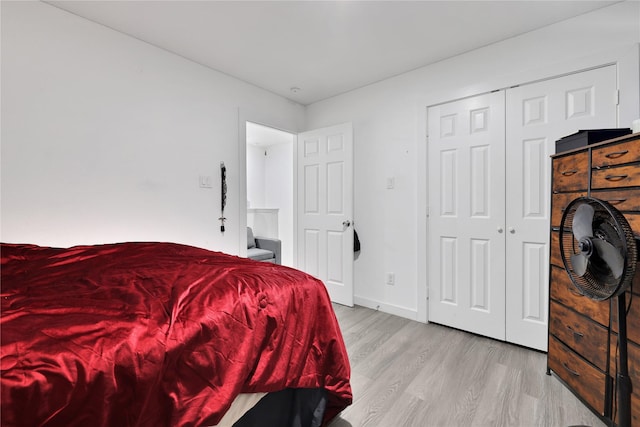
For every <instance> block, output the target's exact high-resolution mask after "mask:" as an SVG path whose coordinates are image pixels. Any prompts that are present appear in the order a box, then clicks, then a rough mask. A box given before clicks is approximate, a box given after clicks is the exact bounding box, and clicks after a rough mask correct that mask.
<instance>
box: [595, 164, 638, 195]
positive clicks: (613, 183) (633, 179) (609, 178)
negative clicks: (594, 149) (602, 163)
mask: <svg viewBox="0 0 640 427" xmlns="http://www.w3.org/2000/svg"><path fill="white" fill-rule="evenodd" d="M636 186H640V165H627V166H617V167H614V168H607V169H594V170H593V173H592V174H591V188H592V189H594V190H595V189H598V188H620V187H636Z"/></svg>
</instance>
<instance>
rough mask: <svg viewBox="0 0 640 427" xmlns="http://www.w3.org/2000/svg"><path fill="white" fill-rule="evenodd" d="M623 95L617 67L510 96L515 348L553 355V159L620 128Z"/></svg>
mask: <svg viewBox="0 0 640 427" xmlns="http://www.w3.org/2000/svg"><path fill="white" fill-rule="evenodd" d="M615 93H616V69H615V66H608V67H603V68H598V69H594V70H590V71H585V72H581V73H577V74H572V75H568V76H564V77H559V78H555V79H551V80H546V81H542V82H537V83H534V84H529V85H522V86H520V87H517V88H512V89H509V90H507V102H506V107H507V108H506V115H507V117H506V121H507V133H506V138H507V142H506V159H507V162H506V176H507V180H506V197H507V201H508V202H507V204H506V206H507V212H506V229H507V235H506V236H507V239H506V253H507V259H506V263H505V264H506V267H507V272H506V281H507V287H506V337H507V341H510V342H513V343H516V344H521V345H524V346H527V347H532V348H536V349H539V350H543V351H544V350H546V349H547V313H548V284H549V225H550V220H551V214H550V200H551V197H550V188H551V183H550V177H551V159H550V156H551V155H552V154H554V152H555V141H556V140H558V139H560V138H561V137H563V136H567V135H570V134H573V133H575V132H577V131H578V130H580V129H597V128H613V127H615V126H616V106H615ZM574 169H576V172H575V173H576V174H585V177H586V176H587V175H586V174H587V173H588V167H587V166H586V165H584V166H581V167H576V168H574ZM568 179H571V177H569V178H568ZM571 181H572V182H573V181H575V179H571ZM585 182H586V181H585ZM578 190H582V189H581V188H567V191H578Z"/></svg>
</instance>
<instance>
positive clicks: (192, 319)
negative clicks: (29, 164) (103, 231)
mask: <svg viewBox="0 0 640 427" xmlns="http://www.w3.org/2000/svg"><path fill="white" fill-rule="evenodd" d="M0 250H1V257H2V264H1V270H0V271H1V283H0V286H1V306H0V308H1V312H0V328H1V329H0V332H1V336H0V344H1V345H0V349H1V366H0V368H1V376H0V393H1V396H0V397H1V403H0V405H1V407H0V411H1V412H0V417H1V418H0V423H1V424H2V426H5V427H7V426H65V427H70V426H89V425H90V426H95V427H100V426H104V427H106V426H118V427H120V426H154V427H158V426H215V425H219V423H220V422H221V420H222V419H223V417H224V416H225V414H226V413H227V412H228V411H229V408H230V407H231V406H232V404H233V403H234V402H237V401H238V400H239V398H240V397H242V396H251V395H253V394H254V393H260V394H259V396H264V397H262V398H261V400H259V402H258V404H256V405H255V406H254V407H253V409H252V411H253V415H251V412H252V411H249V412H247V413H246V414H240V415H241V418H239V419H238V417H232V421H231V422H233V425H237V426H242V427H245V426H251V425H286V424H280V423H283V422H284V421H282V418H280V419H279V421H273V422H276V423H278V424H264V422H262V423H260V422H256V421H255V420H260V419H262V420H263V421H264V420H265V419H266V418H261V417H264V416H267V415H270V416H274V414H276V415H278V416H282V414H281V413H282V412H283V411H284V412H287V411H306V412H310V414H306V415H305V414H303V415H302V416H301V415H299V414H298V415H295V414H293V412H291V414H290V415H289V416H288V417H289V418H288V419H289V420H290V419H295V418H297V419H303V420H308V421H305V422H307V423H308V425H313V426H317V425H326V424H327V423H328V422H329V421H330V420H331V419H332V418H333V417H335V416H336V415H337V414H338V413H339V412H340V411H342V410H343V409H344V408H345V407H346V406H348V405H349V404H350V403H351V400H352V396H351V386H350V382H349V377H350V367H349V361H348V357H347V352H346V349H345V346H344V342H343V339H342V335H341V332H340V329H339V326H338V323H337V320H336V317H335V314H334V312H333V308H332V306H331V302H330V300H329V297H328V294H327V292H326V289H325V287H324V285H323V284H322V282H320V281H319V280H317V279H315V278H313V277H311V276H309V275H307V274H305V273H303V272H300V271H298V270H295V269H291V268H288V267H284V266H280V265H274V264H270V263H261V262H257V261H252V260H249V259H245V258H239V257H235V256H231V255H226V254H223V253H220V252H212V251H208V250H205V249H200V248H196V247H192V246H185V245H179V244H174V243H146V242H145V243H118V244H105V245H92V246H76V247H72V248H51V247H41V246H36V245H23V244H2V245H1V246H0ZM267 398H270V399H272V400H269V399H267ZM254 403H255V401H254V402H252V403H251V405H252V406H253V404H254ZM281 405H284V406H281ZM261 411H262V412H261ZM241 412H244V409H242V410H241ZM240 415H239V416H240ZM252 420H254V421H252ZM226 422H229V421H226ZM288 422H289V421H286V423H288Z"/></svg>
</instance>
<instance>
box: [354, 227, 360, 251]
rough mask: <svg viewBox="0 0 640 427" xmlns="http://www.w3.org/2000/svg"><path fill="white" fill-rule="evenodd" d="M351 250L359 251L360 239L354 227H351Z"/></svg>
mask: <svg viewBox="0 0 640 427" xmlns="http://www.w3.org/2000/svg"><path fill="white" fill-rule="evenodd" d="M353 252H360V239H359V238H358V232H357V231H356V229H355V228H354V229H353Z"/></svg>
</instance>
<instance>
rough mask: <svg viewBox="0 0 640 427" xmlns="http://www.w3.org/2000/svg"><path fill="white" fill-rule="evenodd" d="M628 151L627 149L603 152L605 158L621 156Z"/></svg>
mask: <svg viewBox="0 0 640 427" xmlns="http://www.w3.org/2000/svg"><path fill="white" fill-rule="evenodd" d="M628 152H629V150H623V151H615V152H613V153H609V154H605V157H606V158H607V159H617V158H618V157H622V156H624V155H625V154H627V153H628Z"/></svg>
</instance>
